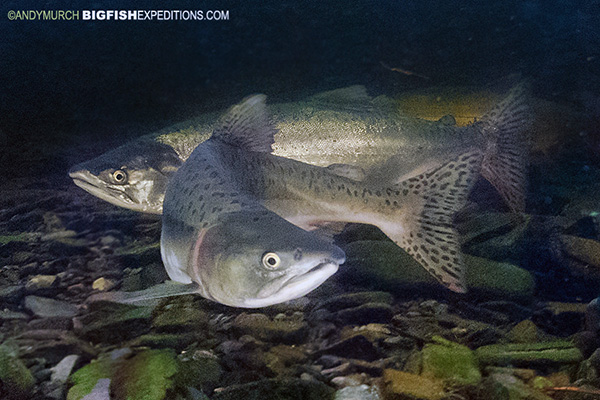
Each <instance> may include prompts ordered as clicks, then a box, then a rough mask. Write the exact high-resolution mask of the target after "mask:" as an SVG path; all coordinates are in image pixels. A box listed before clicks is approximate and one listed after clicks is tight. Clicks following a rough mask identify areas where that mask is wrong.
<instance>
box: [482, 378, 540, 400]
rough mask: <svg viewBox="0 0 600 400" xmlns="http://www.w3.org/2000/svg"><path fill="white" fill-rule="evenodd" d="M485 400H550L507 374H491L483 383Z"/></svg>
mask: <svg viewBox="0 0 600 400" xmlns="http://www.w3.org/2000/svg"><path fill="white" fill-rule="evenodd" d="M484 391H485V393H486V396H485V398H486V399H490V400H552V399H551V398H550V397H548V396H546V395H545V394H543V393H542V392H540V391H538V390H535V389H533V388H531V387H529V386H527V385H526V384H524V383H523V382H521V381H520V380H519V379H517V378H515V377H514V376H512V375H508V374H492V375H490V376H489V377H488V378H486V379H485V381H484Z"/></svg>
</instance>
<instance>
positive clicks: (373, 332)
mask: <svg viewBox="0 0 600 400" xmlns="http://www.w3.org/2000/svg"><path fill="white" fill-rule="evenodd" d="M357 335H362V336H364V337H365V338H367V340H369V341H370V342H376V341H380V340H385V339H387V338H390V336H391V335H392V332H391V331H390V329H389V328H388V327H387V326H386V325H384V324H368V325H363V326H354V327H352V326H344V327H343V328H342V331H341V333H340V338H341V339H342V340H344V339H349V338H351V337H353V336H357ZM395 337H397V336H395Z"/></svg>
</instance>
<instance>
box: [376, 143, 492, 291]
mask: <svg viewBox="0 0 600 400" xmlns="http://www.w3.org/2000/svg"><path fill="white" fill-rule="evenodd" d="M482 159H483V154H482V153H481V151H480V150H473V151H470V152H467V153H463V154H461V155H459V156H457V157H454V158H453V159H451V160H450V161H448V162H446V163H445V164H443V165H441V166H439V167H437V168H434V169H432V170H430V171H428V172H425V173H423V174H420V175H418V176H414V177H412V178H410V179H407V180H405V181H403V182H400V183H398V184H397V185H396V186H395V188H396V189H397V190H398V191H399V192H401V193H402V194H403V195H405V196H407V199H406V200H407V207H406V211H407V212H406V213H403V215H402V217H403V223H402V228H401V229H397V230H395V231H393V232H390V231H392V230H393V227H388V229H385V228H383V229H382V230H383V231H384V233H386V234H387V235H388V236H389V237H390V238H391V239H392V240H394V242H396V244H398V245H399V246H400V247H402V248H403V249H404V250H406V252H408V254H410V255H411V256H413V257H414V258H415V259H416V260H417V261H418V262H419V263H420V264H421V265H422V266H423V267H425V269H426V270H427V271H429V273H431V274H432V275H433V276H434V277H435V278H436V279H437V280H438V281H439V282H440V283H441V284H443V285H444V286H446V287H448V288H449V289H450V290H452V291H455V292H466V291H467V288H466V284H465V269H464V262H463V258H462V253H461V250H460V242H459V237H458V233H457V231H456V230H455V229H454V224H453V220H452V218H453V216H454V214H455V213H456V212H457V211H459V210H460V209H461V208H462V207H463V206H464V205H465V203H466V201H467V197H468V195H469V192H470V190H471V188H472V186H473V184H474V182H475V180H476V179H477V176H478V174H479V173H480V168H481V162H482ZM390 228H391V229H390ZM386 230H387V232H386Z"/></svg>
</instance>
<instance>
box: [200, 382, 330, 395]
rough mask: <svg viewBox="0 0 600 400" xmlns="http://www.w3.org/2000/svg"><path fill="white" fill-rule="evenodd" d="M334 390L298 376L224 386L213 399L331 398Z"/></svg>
mask: <svg viewBox="0 0 600 400" xmlns="http://www.w3.org/2000/svg"><path fill="white" fill-rule="evenodd" d="M334 393H335V390H334V389H333V388H331V387H329V386H327V385H326V384H324V383H322V382H319V381H316V380H314V381H305V380H302V379H298V378H287V379H263V380H260V381H256V382H250V383H246V384H241V385H234V386H229V387H226V388H224V389H223V390H221V391H219V392H217V393H215V394H214V395H213V397H212V399H213V400H231V399H244V400H264V399H269V400H331V398H332V397H333V395H334Z"/></svg>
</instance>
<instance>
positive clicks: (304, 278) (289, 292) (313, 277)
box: [244, 259, 343, 308]
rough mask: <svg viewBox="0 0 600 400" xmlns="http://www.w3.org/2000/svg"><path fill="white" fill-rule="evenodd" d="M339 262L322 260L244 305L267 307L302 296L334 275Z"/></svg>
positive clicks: (264, 291) (267, 289)
mask: <svg viewBox="0 0 600 400" xmlns="http://www.w3.org/2000/svg"><path fill="white" fill-rule="evenodd" d="M342 262H343V261H342ZM339 264H341V263H340V262H339V260H331V259H325V260H322V261H321V262H320V263H318V264H316V265H315V266H314V267H313V268H311V269H309V270H308V271H306V272H304V273H303V274H300V275H295V276H293V277H291V278H289V279H288V280H287V281H285V282H284V283H283V284H281V285H280V287H279V289H277V290H276V291H275V292H273V290H272V286H271V287H266V288H264V289H263V290H261V291H260V292H259V293H258V294H257V296H256V298H255V299H247V300H246V301H245V305H244V307H249V308H254V307H266V306H270V305H273V304H279V303H283V302H285V301H288V300H293V299H297V298H298V297H302V296H304V295H306V294H308V293H309V292H311V291H312V290H314V289H316V288H317V287H319V286H320V285H321V284H322V283H323V282H325V281H326V280H327V279H328V278H329V277H330V276H331V275H333V274H334V273H335V272H336V271H337V270H338V268H339ZM269 286H270V285H269Z"/></svg>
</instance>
